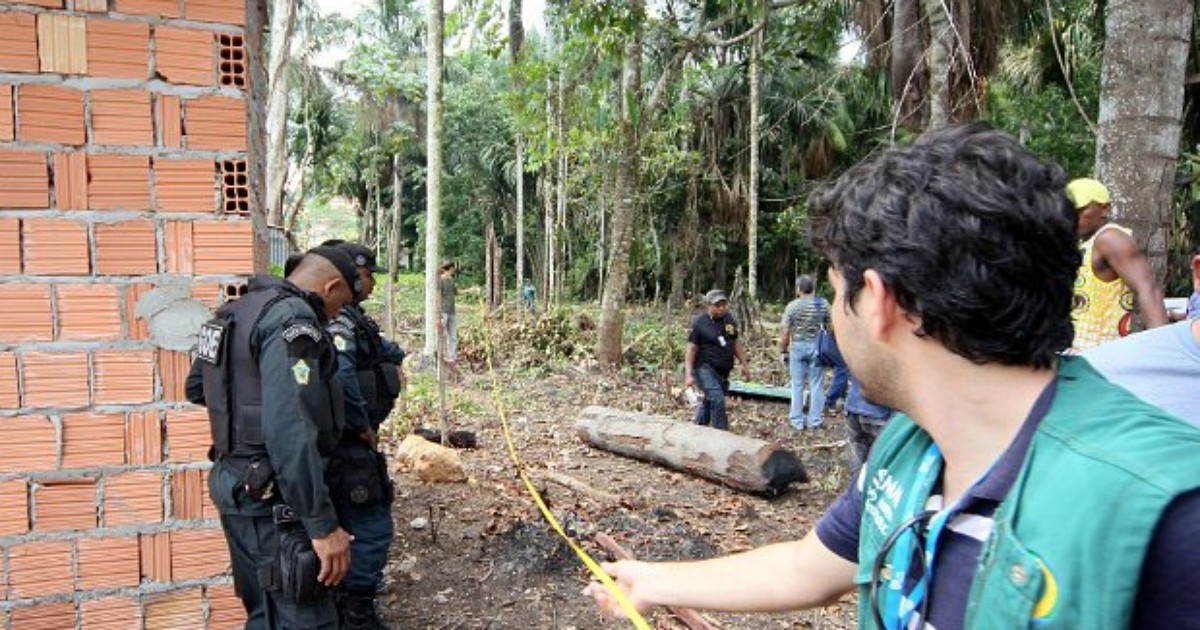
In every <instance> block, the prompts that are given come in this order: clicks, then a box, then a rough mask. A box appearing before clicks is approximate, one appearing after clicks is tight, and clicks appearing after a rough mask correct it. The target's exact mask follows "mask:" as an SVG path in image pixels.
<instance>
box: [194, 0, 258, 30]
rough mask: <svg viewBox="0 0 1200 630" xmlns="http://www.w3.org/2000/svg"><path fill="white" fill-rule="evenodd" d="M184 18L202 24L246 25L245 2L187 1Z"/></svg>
mask: <svg viewBox="0 0 1200 630" xmlns="http://www.w3.org/2000/svg"><path fill="white" fill-rule="evenodd" d="M184 16H185V17H187V19H189V20H198V21H200V22H219V23H221V24H236V25H238V26H241V25H244V24H245V23H246V2H245V0H187V5H186V6H185V7H184Z"/></svg>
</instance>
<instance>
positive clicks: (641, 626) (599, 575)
mask: <svg viewBox="0 0 1200 630" xmlns="http://www.w3.org/2000/svg"><path fill="white" fill-rule="evenodd" d="M486 338H487V342H486V343H485V344H484V345H485V347H486V349H487V353H486V354H487V366H488V377H489V378H490V379H491V381H492V402H493V404H495V406H496V413H497V414H498V415H499V416H500V427H501V428H502V429H503V430H504V441H505V442H507V443H508V455H509V458H510V459H512V462H513V465H514V466H516V468H517V474H518V475H519V476H520V477H521V482H522V483H524V484H525V489H526V490H528V491H529V495H530V496H532V497H533V500H534V502H535V503H537V506H538V509H539V510H541V512H542V516H544V517H545V518H546V522H548V523H550V527H552V528H554V531H556V532H558V535H559V536H561V537H562V539H563V540H565V541H567V545H569V546H570V547H571V550H572V551H574V552H575V555H576V556H579V559H580V560H581V561H583V564H584V566H586V567H587V568H588V570H589V571H591V572H592V575H594V576H596V579H598V580H600V583H601V584H603V585H604V586H605V587H606V588H607V589H608V590H609V592H610V593H612V594H613V597H616V598H617V604H619V605H620V606H621V610H622V611H623V612H624V613H625V616H626V617H629V621H630V622H632V623H633V625H634V627H635V628H637V629H638V630H651V628H650V624H648V623H646V620H645V618H643V617H642V615H641V613H639V612H638V611H637V608H634V606H633V604H632V603H630V602H629V598H628V597H626V596H625V593H624V592H622V591H621V587H619V586H617V583H616V582H614V581H613V579H612V578H611V577H609V576H608V574H607V573H605V572H604V569H601V568H600V564H599V563H598V562H596V561H595V560H593V559H592V557H591V556H590V555H588V552H586V551H584V550H583V548H582V547H580V546H579V545H578V544H576V542H575V541H574V540H572V539H571V537H570V536H568V535H567V532H566V531H564V530H563V528H562V525H560V524H559V523H558V519H557V518H554V513H553V512H551V511H550V508H549V507H547V506H546V502H545V501H543V500H542V495H541V494H539V493H538V491H537V488H535V487H534V486H533V482H531V481H529V476H528V475H526V474H525V465H524V464H523V463H521V458H520V457H518V456H517V447H516V446H515V445H514V444H513V439H512V433H511V432H509V430H508V412H507V410H506V409H505V408H504V401H503V400H501V398H500V384H499V382H498V381H497V380H496V370H495V368H494V367H493V366H492V339H491V336H490V335H487V336H486Z"/></svg>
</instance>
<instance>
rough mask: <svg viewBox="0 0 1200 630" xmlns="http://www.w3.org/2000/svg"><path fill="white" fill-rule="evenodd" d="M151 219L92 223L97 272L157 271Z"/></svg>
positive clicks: (142, 273)
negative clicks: (94, 225)
mask: <svg viewBox="0 0 1200 630" xmlns="http://www.w3.org/2000/svg"><path fill="white" fill-rule="evenodd" d="M157 251H158V250H157V246H156V238H155V234H154V222H153V221H149V220H136V221H123V222H121V223H113V224H97V225H96V274H97V275H132V276H138V275H149V274H153V273H156V272H157V271H158V255H157Z"/></svg>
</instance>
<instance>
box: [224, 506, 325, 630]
mask: <svg viewBox="0 0 1200 630" xmlns="http://www.w3.org/2000/svg"><path fill="white" fill-rule="evenodd" d="M221 528H222V529H224V530H225V542H226V543H227V544H228V545H229V557H230V559H231V561H232V564H233V587H234V589H235V590H236V591H237V595H238V597H239V598H240V599H241V600H242V605H243V606H244V607H245V608H246V630H301V629H303V630H335V629H336V628H337V611H336V609H335V608H334V605H333V597H332V595H330V594H329V593H328V592H327V593H325V594H324V595H323V596H322V597H321V598H320V599H318V600H317V601H315V602H311V603H306V604H297V603H295V602H291V601H288V600H287V599H286V598H284V597H283V596H282V595H281V594H280V593H279V591H274V590H266V589H264V588H263V587H262V584H261V583H259V580H258V567H260V566H264V565H267V564H270V563H271V562H274V559H275V553H276V550H277V549H278V546H279V535H278V534H277V533H276V532H275V523H274V522H272V520H271V517H269V516H244V515H241V514H222V515H221Z"/></svg>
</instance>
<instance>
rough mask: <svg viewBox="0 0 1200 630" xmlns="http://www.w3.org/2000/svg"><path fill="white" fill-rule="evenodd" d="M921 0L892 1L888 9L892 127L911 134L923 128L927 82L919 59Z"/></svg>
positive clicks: (922, 43)
mask: <svg viewBox="0 0 1200 630" xmlns="http://www.w3.org/2000/svg"><path fill="white" fill-rule="evenodd" d="M922 24H923V22H922V20H921V0H895V4H894V7H893V9H892V59H891V67H890V72H889V74H890V79H891V89H892V100H893V101H894V102H895V103H896V116H895V118H896V120H895V126H896V127H903V128H905V129H909V130H912V131H919V130H921V129H924V128H925V107H926V99H925V96H926V93H927V92H928V80H927V79H926V75H925V67H924V66H923V65H922V60H923V59H924V56H925V35H924V28H923V26H922Z"/></svg>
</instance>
